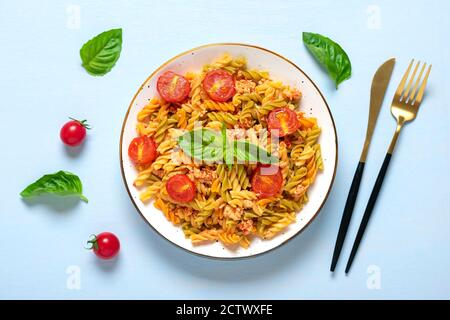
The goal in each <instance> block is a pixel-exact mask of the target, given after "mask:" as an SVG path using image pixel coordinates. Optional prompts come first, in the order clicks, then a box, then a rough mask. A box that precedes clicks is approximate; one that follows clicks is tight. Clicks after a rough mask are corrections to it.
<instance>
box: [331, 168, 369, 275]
mask: <svg viewBox="0 0 450 320" xmlns="http://www.w3.org/2000/svg"><path fill="white" fill-rule="evenodd" d="M364 165H365V162H362V161H360V162H359V163H358V167H357V168H356V171H355V175H354V176H353V180H352V185H351V187H350V191H349V192H348V196H347V201H346V202H345V208H344V213H343V214H342V219H341V224H340V225H339V231H338V235H337V238H336V244H335V245H334V252H333V259H332V261H331V267H330V271H331V272H333V271H334V269H335V268H336V264H337V262H338V259H339V255H340V254H341V250H342V246H343V244H344V241H345V236H346V235H347V230H348V226H349V224H350V220H351V218H352V214H353V208H354V207H355V202H356V198H357V197H358V191H359V185H360V184H361V178H362V175H363V172H364Z"/></svg>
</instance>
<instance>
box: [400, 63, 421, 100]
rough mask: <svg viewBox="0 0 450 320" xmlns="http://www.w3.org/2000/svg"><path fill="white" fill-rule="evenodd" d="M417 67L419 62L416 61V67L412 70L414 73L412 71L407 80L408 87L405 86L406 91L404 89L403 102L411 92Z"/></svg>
mask: <svg viewBox="0 0 450 320" xmlns="http://www.w3.org/2000/svg"><path fill="white" fill-rule="evenodd" d="M419 66H420V61H417V63H416V66H415V68H414V71H413V73H412V75H411V77H410V78H409V81H408V85H407V86H406V89H405V91H404V93H403V101H406V100H407V99H408V96H409V93H410V91H411V87H412V84H413V82H414V77H415V76H416V73H417V70H418V69H419Z"/></svg>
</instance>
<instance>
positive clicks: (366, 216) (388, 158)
mask: <svg viewBox="0 0 450 320" xmlns="http://www.w3.org/2000/svg"><path fill="white" fill-rule="evenodd" d="M391 157H392V154H391V153H389V152H388V153H387V154H386V157H385V158H384V161H383V165H382V166H381V169H380V172H379V173H378V176H377V180H376V181H375V185H374V186H373V189H372V193H371V194H370V198H369V202H368V203H367V207H366V211H364V216H363V218H362V221H361V224H360V226H359V229H358V233H357V234H356V238H355V242H354V243H353V248H352V252H351V253H350V257H349V259H348V262H347V266H346V267H345V273H348V271H349V270H350V267H351V265H352V262H353V259H354V258H355V255H356V252H357V251H358V247H359V244H360V243H361V239H362V237H363V235H364V231H365V230H366V227H367V223H368V222H369V219H370V216H371V215H372V211H373V208H374V206H375V202H376V201H377V198H378V194H379V192H380V189H381V186H382V185H383V181H384V176H385V175H386V171H387V169H388V166H389V162H390V161H391Z"/></svg>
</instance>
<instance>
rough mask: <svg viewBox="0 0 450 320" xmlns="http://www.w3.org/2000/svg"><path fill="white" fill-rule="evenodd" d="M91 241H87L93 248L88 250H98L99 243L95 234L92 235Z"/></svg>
mask: <svg viewBox="0 0 450 320" xmlns="http://www.w3.org/2000/svg"><path fill="white" fill-rule="evenodd" d="M91 238H92V239H90V240H88V241H87V243H88V245H89V244H90V245H91V246H90V247H89V248H86V247H85V248H86V249H87V250H98V242H97V236H96V235H95V234H92V235H91Z"/></svg>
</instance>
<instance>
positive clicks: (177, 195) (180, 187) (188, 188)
mask: <svg viewBox="0 0 450 320" xmlns="http://www.w3.org/2000/svg"><path fill="white" fill-rule="evenodd" d="M166 189H167V193H168V194H169V197H171V198H172V199H173V200H175V201H177V202H190V201H192V200H194V198H195V193H196V192H197V189H196V187H195V184H194V182H192V181H191V179H189V177H188V176H187V175H185V174H181V173H180V174H176V175H174V176H172V177H170V178H169V180H167V185H166Z"/></svg>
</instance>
